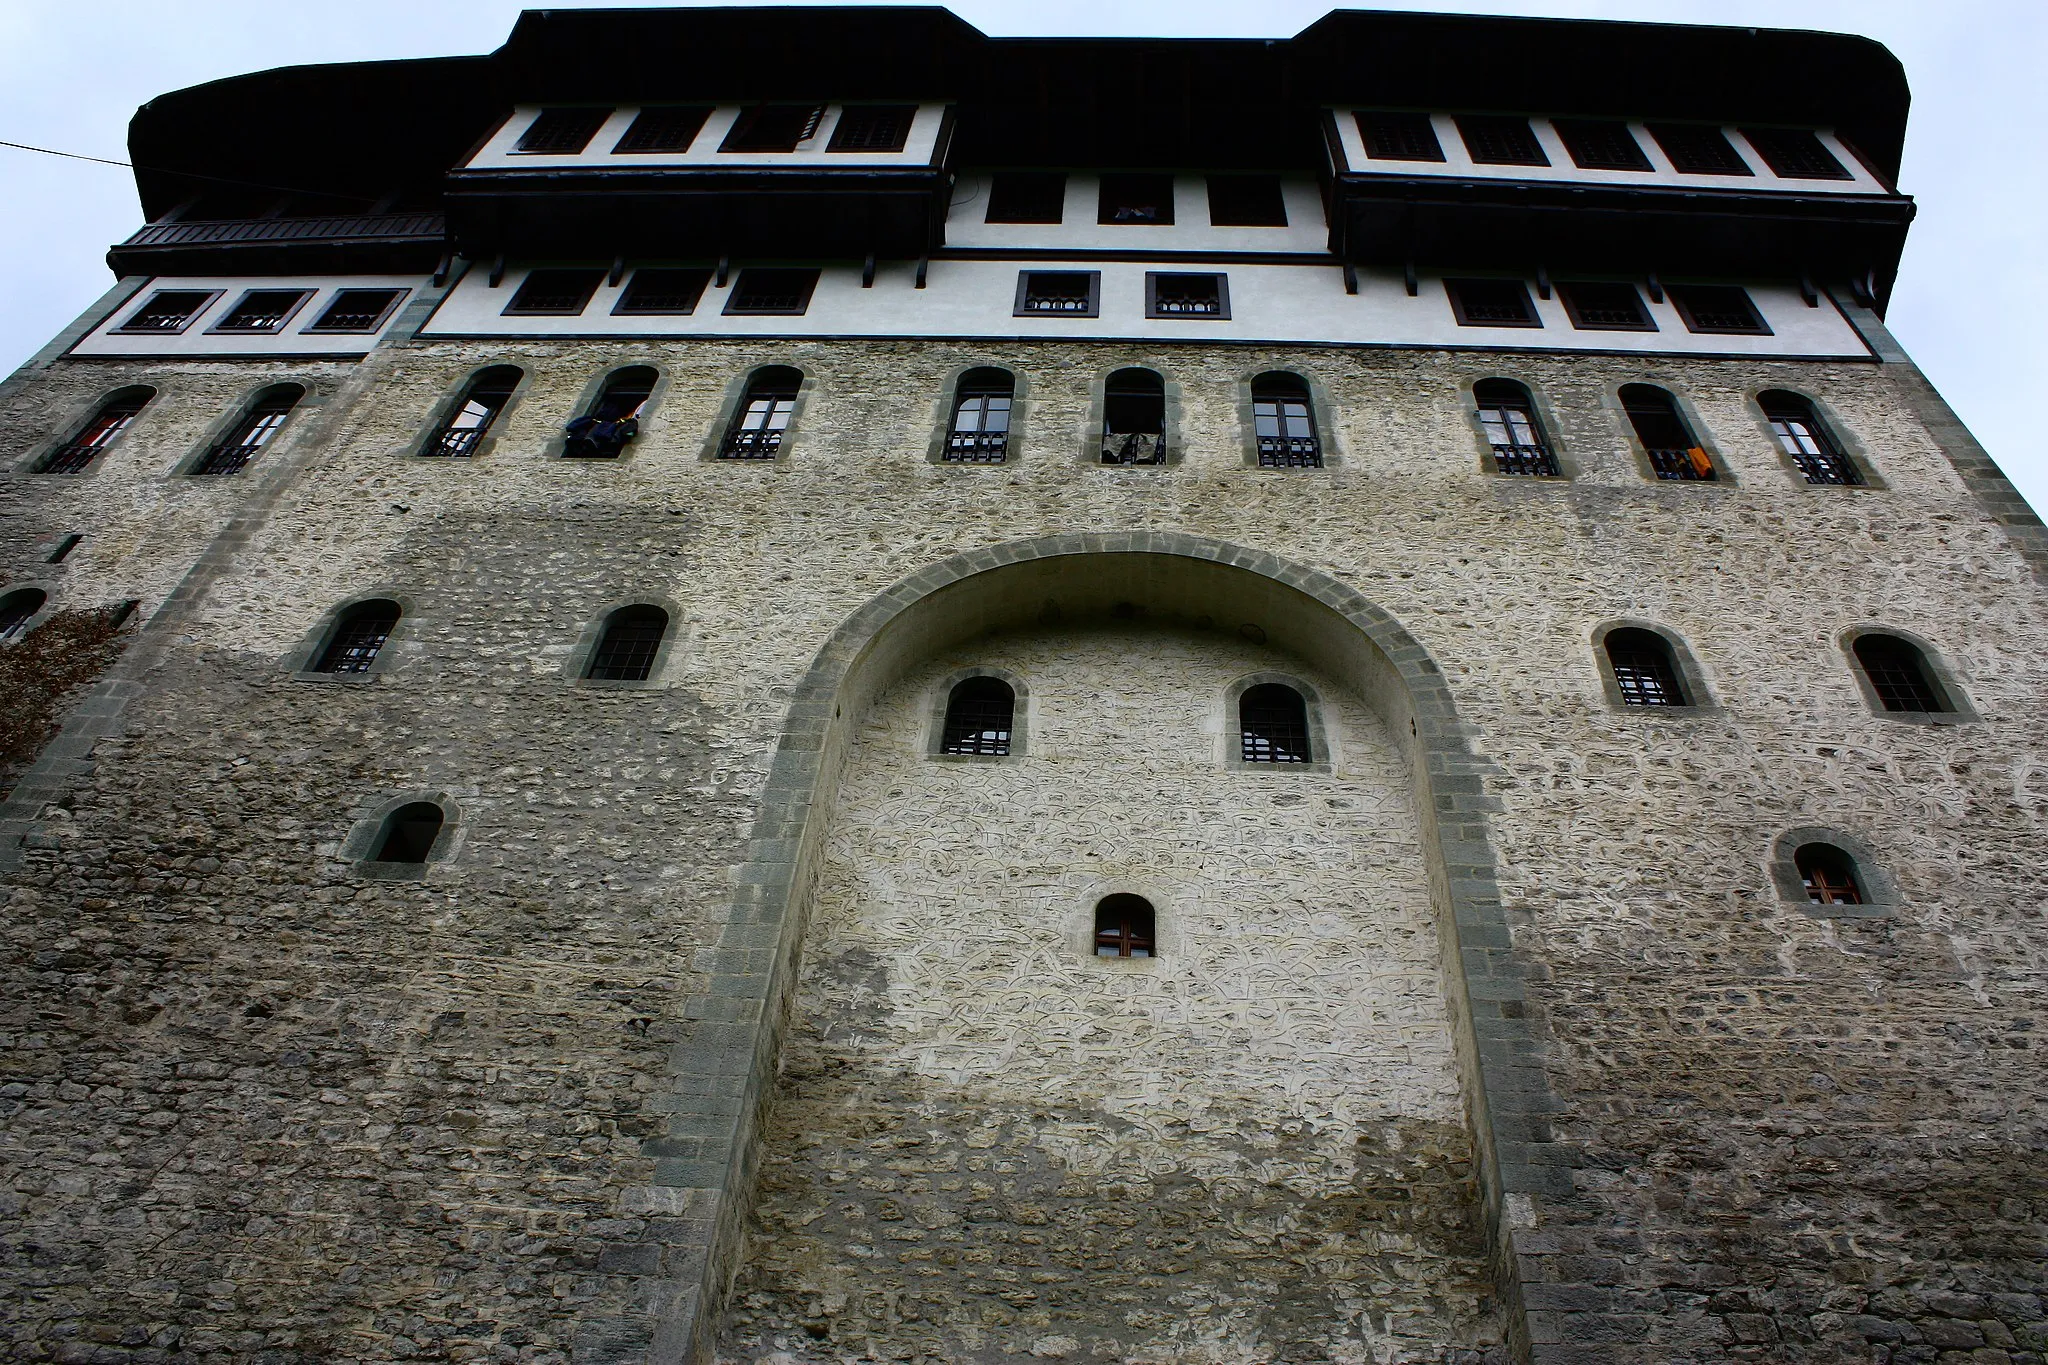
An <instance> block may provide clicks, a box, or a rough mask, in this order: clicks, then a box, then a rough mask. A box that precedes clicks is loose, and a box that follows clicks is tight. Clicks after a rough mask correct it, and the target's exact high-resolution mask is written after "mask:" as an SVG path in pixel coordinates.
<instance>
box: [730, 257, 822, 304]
mask: <svg viewBox="0 0 2048 1365" xmlns="http://www.w3.org/2000/svg"><path fill="white" fill-rule="evenodd" d="M817 287H818V272H817V271H815V270H763V269H760V268H758V267H756V268H754V269H751V270H742V271H741V272H740V277H739V281H738V283H736V284H734V285H733V287H732V293H731V294H730V295H728V296H727V298H726V301H725V311H726V312H727V313H736V314H749V313H752V314H764V313H765V314H786V315H791V316H794V315H796V314H800V313H803V312H804V311H805V310H807V309H808V308H810V306H811V293H812V291H813V290H815V289H816V288H817Z"/></svg>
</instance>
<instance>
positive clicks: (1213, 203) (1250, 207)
mask: <svg viewBox="0 0 2048 1365" xmlns="http://www.w3.org/2000/svg"><path fill="white" fill-rule="evenodd" d="M1209 224H1210V226H1212V227H1286V226H1287V200H1286V198H1285V197H1284V196H1283V195H1282V194H1281V192H1280V177H1279V176H1277V175H1212V176H1210V177H1209Z"/></svg>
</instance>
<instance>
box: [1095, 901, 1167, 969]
mask: <svg viewBox="0 0 2048 1365" xmlns="http://www.w3.org/2000/svg"><path fill="white" fill-rule="evenodd" d="M1157 923H1158V917H1157V916H1156V915H1155V914H1154V913H1153V910H1152V902H1151V901H1148V900H1146V899H1145V898H1144V897H1143V896H1133V895H1130V894H1128V893H1121V892H1120V893H1118V894H1117V895H1114V896H1104V897H1103V898H1102V899H1101V900H1100V901H1098V902H1096V905H1095V955H1096V956H1097V957H1151V956H1153V954H1154V953H1155V952H1156V951H1157V942H1158V939H1157V934H1156V926H1157Z"/></svg>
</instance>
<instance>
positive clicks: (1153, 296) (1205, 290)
mask: <svg viewBox="0 0 2048 1365" xmlns="http://www.w3.org/2000/svg"><path fill="white" fill-rule="evenodd" d="M1145 316H1146V317H1148V318H1228V317H1229V316H1230V279H1229V277H1228V276H1225V275H1194V274H1182V273H1179V272H1174V273H1168V272H1165V271H1159V270H1148V271H1147V272H1145Z"/></svg>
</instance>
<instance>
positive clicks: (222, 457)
mask: <svg viewBox="0 0 2048 1365" xmlns="http://www.w3.org/2000/svg"><path fill="white" fill-rule="evenodd" d="M305 396H306V391H305V390H304V389H302V388H300V387H299V386H298V385H297V384H273V385H272V386H271V387H269V388H267V389H265V390H263V392H261V393H259V394H257V395H256V397H255V398H254V399H253V400H252V401H251V402H250V404H249V407H248V409H247V410H246V411H244V412H243V413H242V415H241V417H240V418H238V419H237V420H236V422H235V424H234V425H233V426H231V427H229V428H228V429H227V430H226V431H224V432H222V433H221V436H220V439H219V440H217V441H215V442H214V443H213V444H212V445H211V446H209V447H208V448H207V451H206V454H205V455H203V456H201V457H200V460H199V463H198V464H196V465H194V466H193V467H192V472H193V473H194V474H208V475H211V474H239V473H241V472H242V470H243V469H244V468H245V467H247V465H248V463H249V461H251V460H253V459H255V458H256V457H257V455H259V454H260V453H262V451H263V448H264V447H265V446H267V445H269V444H270V443H271V442H272V441H274V440H276V439H277V434H278V432H280V431H282V430H283V429H284V424H285V421H286V420H287V419H288V418H290V416H291V415H292V409H293V408H295V407H297V406H298V403H299V400H300V399H301V398H303V397H305Z"/></svg>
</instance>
